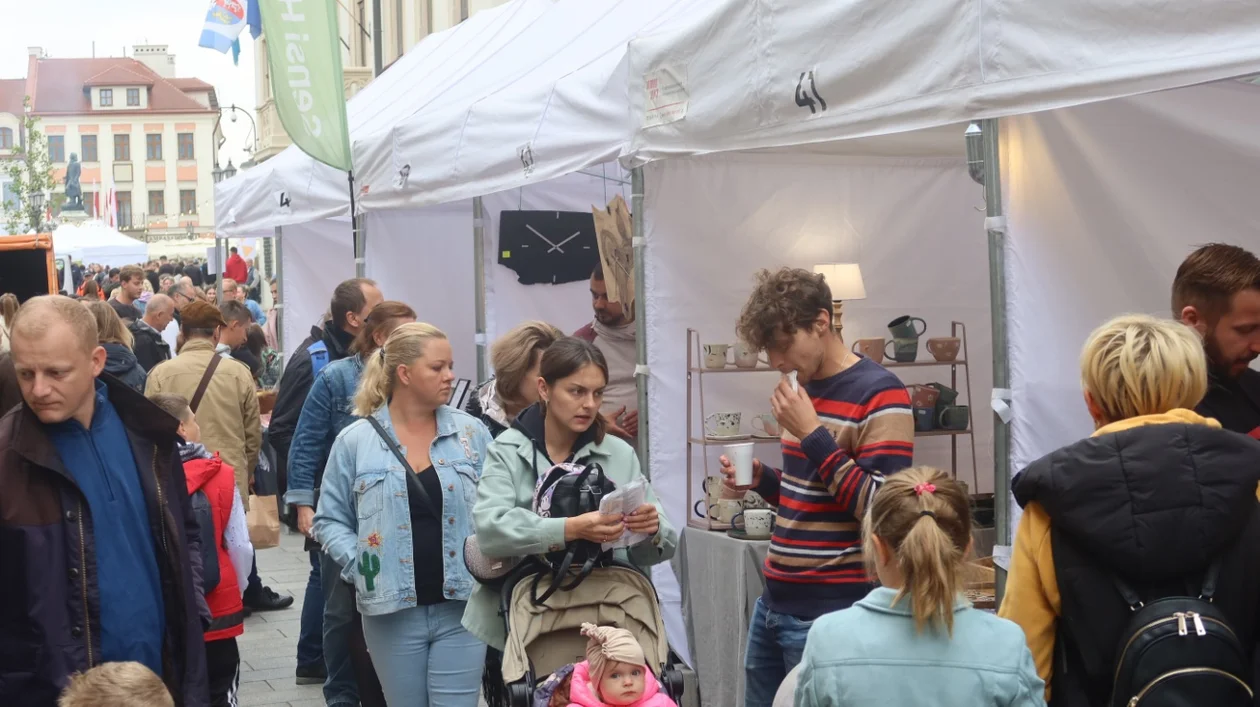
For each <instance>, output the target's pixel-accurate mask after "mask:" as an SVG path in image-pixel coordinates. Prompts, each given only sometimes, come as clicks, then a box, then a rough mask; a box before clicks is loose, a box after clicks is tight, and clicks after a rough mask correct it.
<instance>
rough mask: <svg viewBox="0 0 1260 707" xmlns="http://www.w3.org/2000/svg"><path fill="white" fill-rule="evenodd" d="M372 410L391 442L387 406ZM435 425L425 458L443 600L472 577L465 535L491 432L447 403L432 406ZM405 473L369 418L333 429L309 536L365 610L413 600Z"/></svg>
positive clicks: (461, 595) (465, 592) (457, 596)
mask: <svg viewBox="0 0 1260 707" xmlns="http://www.w3.org/2000/svg"><path fill="white" fill-rule="evenodd" d="M373 417H375V418H376V419H377V421H379V422H380V423H381V426H382V427H384V428H385V431H386V432H387V433H388V434H389V435H390V436H391V437H392V438H393V439H394V442H395V443H397V441H398V437H397V435H396V434H395V433H394V426H393V424H392V423H391V421H390V417H389V407H388V406H382V407H381V408H380V409H379V410H377V411H376V412H375V413H373ZM437 426H438V435H437V437H436V438H435V439H434V440H433V444H432V445H431V446H430V448H429V457H430V459H432V461H433V468H434V469H435V470H436V471H437V474H438V478H439V479H440V480H441V484H442V515H443V521H442V559H443V561H444V562H443V575H444V577H443V582H442V588H443V593H444V594H445V595H446V598H447V599H450V600H458V601H466V600H467V599H468V597H469V595H470V594H471V593H472V588H473V578H472V576H471V575H470V574H468V569H467V568H466V567H465V566H464V540H465V539H466V538H467V537H468V536H469V535H472V532H473V519H472V509H473V504H474V503H475V502H476V500H477V482H478V480H479V479H480V477H481V465H482V463H483V462H484V460H485V458H486V447H487V446H489V444H490V441H491V439H490V433H489V432H487V431H486V427H485V425H483V424H482V423H481V421H480V420H478V419H477V418H475V417H473V416H472V415H469V414H467V413H464V412H461V411H459V410H456V409H454V408H452V407H448V406H446V405H443V406H442V407H440V408H438V410H437ZM402 451H403V454H404V455H405V454H406V453H407V450H406V448H403V450H402ZM407 473H409V472H407V471H406V470H405V469H404V468H403V466H402V464H401V463H399V461H398V459H397V458H396V457H395V456H394V454H393V452H391V451H390V450H389V447H387V446H386V444H385V442H384V440H382V439H381V438H380V436H379V435H378V434H377V433H376V430H375V429H373V428H372V425H371V424H370V423H369V422H368V421H367V420H358V421H356V422H354V423H353V424H351V425H350V426H349V427H347V428H346V429H345V430H343V431H342V432H341V434H339V435H337V440H336V442H334V443H333V448H332V456H330V457H329V459H328V467H327V468H326V469H325V470H324V481H323V485H322V487H321V494H320V499H319V509H318V510H317V511H316V513H315V526H314V536H315V540H316V541H317V542H319V544H320V545H321V546H322V547H323V548H324V552H327V553H328V554H329V555H330V556H331V557H332V558H333V559H334V560H336V561H337V564H339V565H341V567H342V571H341V578H342V579H344V580H345V581H347V582H351V583H353V584H354V587H355V591H356V596H355V599H356V601H357V602H358V606H359V612H360V613H362V614H365V615H367V616H379V615H382V614H391V613H394V612H396V611H401V610H403V609H408V608H411V607H414V606H416V573H415V568H414V566H413V565H412V547H413V545H412V538H411V507H410V505H409V503H408V501H407V477H406V474H407Z"/></svg>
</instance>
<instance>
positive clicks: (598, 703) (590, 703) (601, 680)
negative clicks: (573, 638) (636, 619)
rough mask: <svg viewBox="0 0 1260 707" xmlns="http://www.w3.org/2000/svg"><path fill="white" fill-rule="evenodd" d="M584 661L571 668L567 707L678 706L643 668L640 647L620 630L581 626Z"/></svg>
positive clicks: (606, 627)
mask: <svg viewBox="0 0 1260 707" xmlns="http://www.w3.org/2000/svg"><path fill="white" fill-rule="evenodd" d="M582 635H583V636H586V637H588V638H590V641H588V642H587V644H586V660H584V661H582V662H581V663H578V664H577V665H575V666H574V667H573V682H572V684H571V685H570V686H569V699H570V700H571V703H570V705H569V707H678V705H676V704H674V701H673V700H671V699H669V697H668V696H667V695H666V694H665V693H664V692H662V691H661V684H660V683H659V682H657V680H656V676H655V675H653V674H652V671H651V670H649V669H648V667H647V660H646V659H645V658H644V657H643V647H642V646H640V645H639V642H638V641H636V640H635V638H634V634H632V633H630V632H629V631H627V630H626V629H624V628H613V627H612V626H596V625H595V624H582Z"/></svg>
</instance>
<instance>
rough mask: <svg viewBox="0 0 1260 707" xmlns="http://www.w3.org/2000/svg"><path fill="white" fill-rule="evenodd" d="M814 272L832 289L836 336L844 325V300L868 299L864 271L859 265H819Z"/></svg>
mask: <svg viewBox="0 0 1260 707" xmlns="http://www.w3.org/2000/svg"><path fill="white" fill-rule="evenodd" d="M814 272H815V273H816V274H819V275H822V276H823V278H825V279H826V280H827V287H828V288H830V289H831V326H832V327H834V328H835V330H836V334H839V333H840V330H841V329H843V328H844V327H843V325H842V324H841V323H840V314H841V310H842V308H843V307H844V303H843V301H844V300H852V299H866V286H865V285H863V284H862V269H861V268H860V267H858V264H857V263H819V264H818V265H815V266H814Z"/></svg>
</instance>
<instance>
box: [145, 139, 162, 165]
mask: <svg viewBox="0 0 1260 707" xmlns="http://www.w3.org/2000/svg"><path fill="white" fill-rule="evenodd" d="M144 158H145V159H146V160H160V159H162V134H161V133H157V134H154V135H145V136H144Z"/></svg>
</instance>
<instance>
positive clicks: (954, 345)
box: [927, 336, 962, 363]
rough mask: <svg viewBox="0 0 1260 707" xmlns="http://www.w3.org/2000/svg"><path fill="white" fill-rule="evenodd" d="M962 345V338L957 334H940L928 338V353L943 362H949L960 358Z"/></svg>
mask: <svg viewBox="0 0 1260 707" xmlns="http://www.w3.org/2000/svg"><path fill="white" fill-rule="evenodd" d="M961 347H962V339H960V338H958V337H956V336H938V337H936V338H934V339H928V340H927V350H928V353H930V354H932V358H934V359H936V360H937V361H940V362H941V363H949V362H950V361H954V360H957V359H958V351H959V349H960V348H961Z"/></svg>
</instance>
